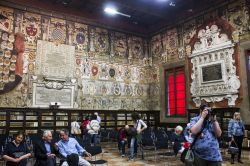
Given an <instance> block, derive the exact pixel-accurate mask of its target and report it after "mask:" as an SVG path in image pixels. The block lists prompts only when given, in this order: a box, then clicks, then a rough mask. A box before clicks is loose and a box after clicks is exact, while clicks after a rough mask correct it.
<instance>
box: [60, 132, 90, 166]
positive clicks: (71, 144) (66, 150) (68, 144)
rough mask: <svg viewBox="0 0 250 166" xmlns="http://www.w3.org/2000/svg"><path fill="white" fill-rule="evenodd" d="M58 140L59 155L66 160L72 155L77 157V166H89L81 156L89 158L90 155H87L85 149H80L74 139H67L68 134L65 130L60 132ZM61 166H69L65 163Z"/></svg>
mask: <svg viewBox="0 0 250 166" xmlns="http://www.w3.org/2000/svg"><path fill="white" fill-rule="evenodd" d="M60 138H61V140H60V141H59V142H58V148H59V153H60V154H61V155H62V156H63V157H65V158H68V157H69V156H71V155H72V154H74V155H78V156H79V160H78V165H79V166H91V165H90V163H89V162H88V161H87V160H84V159H83V157H82V156H83V155H87V156H88V157H91V154H90V153H88V152H87V151H86V150H85V149H83V148H82V147H81V145H80V144H79V143H78V142H77V141H76V139H75V138H70V137H69V132H68V131H67V130H61V131H60ZM62 166H69V164H68V162H67V161H64V162H63V164H62Z"/></svg>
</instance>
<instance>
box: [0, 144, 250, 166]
mask: <svg viewBox="0 0 250 166" xmlns="http://www.w3.org/2000/svg"><path fill="white" fill-rule="evenodd" d="M101 146H102V148H103V154H102V155H98V156H97V159H101V158H102V159H105V160H107V161H108V165H109V166H183V165H184V164H183V163H181V162H180V160H179V156H177V157H175V156H168V157H165V156H161V155H157V156H155V155H154V154H155V153H154V151H153V150H147V151H145V159H144V160H141V158H140V156H139V157H138V158H136V159H135V160H134V161H128V158H127V157H121V155H120V154H119V152H118V150H117V143H102V144H101ZM222 151H224V150H222ZM164 152H166V150H164ZM224 152H225V151H224ZM223 160H224V161H223V164H222V165H223V166H229V165H231V164H230V155H229V154H227V153H223ZM30 161H31V163H32V164H31V163H29V164H28V166H32V165H34V161H33V160H32V159H31V160H30ZM242 161H243V162H244V164H239V163H237V162H235V164H233V166H250V151H249V150H248V151H245V150H244V151H243V154H242ZM0 166H4V164H3V162H0Z"/></svg>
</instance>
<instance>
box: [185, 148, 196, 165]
mask: <svg viewBox="0 0 250 166" xmlns="http://www.w3.org/2000/svg"><path fill="white" fill-rule="evenodd" d="M185 163H186V164H188V165H189V164H193V163H194V152H193V150H192V149H188V150H187V153H186V155H185Z"/></svg>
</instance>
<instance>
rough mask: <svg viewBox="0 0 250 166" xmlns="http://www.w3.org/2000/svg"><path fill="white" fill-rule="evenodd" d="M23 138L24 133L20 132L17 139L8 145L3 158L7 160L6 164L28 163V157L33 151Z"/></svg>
mask: <svg viewBox="0 0 250 166" xmlns="http://www.w3.org/2000/svg"><path fill="white" fill-rule="evenodd" d="M23 138H24V135H23V133H21V132H18V133H17V134H16V136H15V139H14V140H13V141H12V142H10V143H8V144H7V145H6V149H5V150H4V152H3V159H4V160H6V161H7V162H6V166H26V165H27V159H28V158H29V157H30V156H31V153H30V151H29V149H28V146H27V144H26V143H25V141H23Z"/></svg>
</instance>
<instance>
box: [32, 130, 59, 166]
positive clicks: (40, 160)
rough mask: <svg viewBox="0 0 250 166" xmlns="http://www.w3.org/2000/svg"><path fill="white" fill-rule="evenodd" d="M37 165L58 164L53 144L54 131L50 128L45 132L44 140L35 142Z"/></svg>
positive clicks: (52, 165) (54, 165)
mask: <svg viewBox="0 0 250 166" xmlns="http://www.w3.org/2000/svg"><path fill="white" fill-rule="evenodd" d="M34 152H35V157H36V163H35V166H56V155H55V153H56V150H55V147H54V145H53V144H52V133H51V131H49V130H45V131H44V132H43V137H42V140H41V141H39V142H37V143H36V144H35V149H34Z"/></svg>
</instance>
